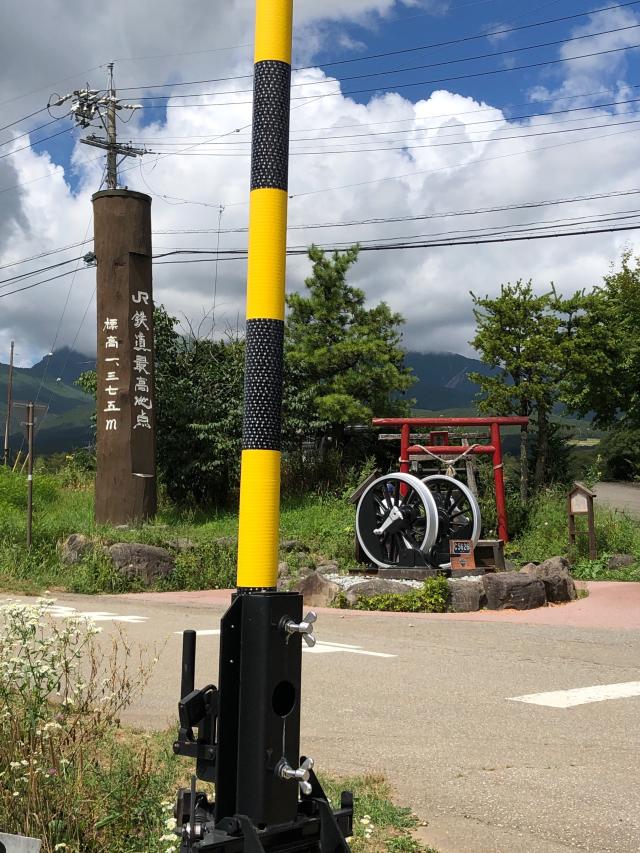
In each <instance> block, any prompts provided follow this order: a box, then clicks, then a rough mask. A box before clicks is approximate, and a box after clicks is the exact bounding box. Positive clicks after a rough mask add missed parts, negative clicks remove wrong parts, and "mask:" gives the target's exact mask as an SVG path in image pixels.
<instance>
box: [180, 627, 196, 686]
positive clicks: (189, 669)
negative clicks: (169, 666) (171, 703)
mask: <svg viewBox="0 0 640 853" xmlns="http://www.w3.org/2000/svg"><path fill="white" fill-rule="evenodd" d="M195 679H196V632H195V631H191V630H187V631H183V632H182V678H181V681H180V699H184V697H185V696H188V695H189V693H192V692H193V688H194V684H195Z"/></svg>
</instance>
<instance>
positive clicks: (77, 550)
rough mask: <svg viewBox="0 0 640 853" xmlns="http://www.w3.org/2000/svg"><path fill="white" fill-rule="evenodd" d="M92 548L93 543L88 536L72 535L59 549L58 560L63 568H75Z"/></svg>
mask: <svg viewBox="0 0 640 853" xmlns="http://www.w3.org/2000/svg"><path fill="white" fill-rule="evenodd" d="M93 547H94V545H93V542H92V541H91V539H89V537H88V536H84V535H83V534H82V533H72V534H71V536H68V537H67V538H66V539H65V540H64V542H63V543H62V545H61V547H60V558H61V560H62V562H63V563H64V564H65V566H75V565H76V563H79V562H80V560H81V559H82V557H84V555H85V554H87V553H88V552H89V551H91V550H92V548H93Z"/></svg>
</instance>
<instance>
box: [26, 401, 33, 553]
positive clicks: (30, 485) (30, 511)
mask: <svg viewBox="0 0 640 853" xmlns="http://www.w3.org/2000/svg"><path fill="white" fill-rule="evenodd" d="M33 427H34V422H33V403H29V404H28V405H27V444H28V447H29V455H28V457H27V459H28V465H27V548H31V528H32V526H33Z"/></svg>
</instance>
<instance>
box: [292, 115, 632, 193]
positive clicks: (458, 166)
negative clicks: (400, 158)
mask: <svg viewBox="0 0 640 853" xmlns="http://www.w3.org/2000/svg"><path fill="white" fill-rule="evenodd" d="M630 132H631V131H630V130H621V131H617V132H615V133H603V134H600V135H598V136H591V137H589V138H588V139H575V140H569V141H568V142H556V143H554V144H553V145H545V146H542V147H540V148H526V149H525V150H524V151H510V152H507V153H506V154H496V155H493V156H491V157H480V158H478V159H477V160H472V161H469V162H467V163H457V164H456V165H455V166H441V167H439V168H437V169H419V170H417V171H413V172H404V173H403V174H401V175H389V176H388V177H385V178H372V179H371V180H367V181H356V182H354V183H352V184H342V185H341V186H337V187H324V188H322V189H317V190H307V191H306V192H303V193H292V194H291V195H290V196H289V198H290V199H293V198H302V197H304V196H308V195H319V194H321V193H325V192H333V191H335V190H345V189H352V188H353V187H363V186H367V185H370V184H379V183H383V182H385V181H397V180H400V179H401V178H413V177H416V175H431V174H436V173H437V172H444V171H451V170H452V169H454V168H455V169H466V168H468V167H470V166H477V165H478V164H479V163H489V162H491V161H493V160H504V159H506V158H507V157H520V156H522V155H523V154H532V153H536V154H537V153H539V152H540V151H551V150H552V149H554V148H563V147H565V146H566V145H581V144H583V143H585V142H596V141H598V140H600V139H609V138H610V137H614V136H622V134H624V133H630Z"/></svg>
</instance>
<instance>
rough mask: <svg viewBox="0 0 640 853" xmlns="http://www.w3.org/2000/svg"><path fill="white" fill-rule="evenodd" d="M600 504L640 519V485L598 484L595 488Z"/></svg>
mask: <svg viewBox="0 0 640 853" xmlns="http://www.w3.org/2000/svg"><path fill="white" fill-rule="evenodd" d="M594 492H595V493H596V495H597V501H598V502H599V503H603V504H606V505H607V506H610V507H611V508H612V509H617V510H620V511H621V512H626V513H628V514H629V515H634V516H636V517H638V518H640V485H636V484H634V483H598V484H597V486H595V488H594Z"/></svg>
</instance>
